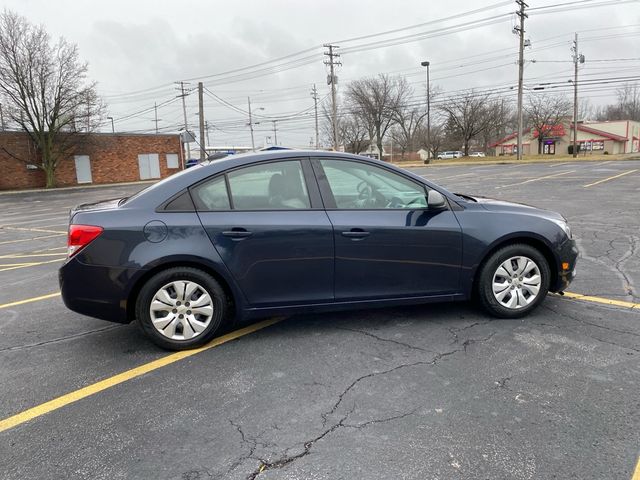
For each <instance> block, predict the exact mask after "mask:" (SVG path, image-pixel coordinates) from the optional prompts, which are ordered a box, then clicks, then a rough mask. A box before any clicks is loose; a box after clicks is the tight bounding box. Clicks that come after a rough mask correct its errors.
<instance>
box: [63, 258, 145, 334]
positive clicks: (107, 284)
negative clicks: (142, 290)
mask: <svg viewBox="0 0 640 480" xmlns="http://www.w3.org/2000/svg"><path fill="white" fill-rule="evenodd" d="M139 273H140V270H137V269H127V268H115V267H104V266H94V265H86V264H84V263H81V262H80V261H78V260H77V259H76V258H72V259H71V260H69V261H68V262H67V263H65V264H64V265H63V266H62V267H60V270H58V281H59V282H60V292H61V294H62V300H63V302H64V304H65V305H66V306H67V308H69V309H70V310H73V311H74V312H77V313H81V314H83V315H87V316H90V317H94V318H99V319H101V320H108V321H110V322H117V323H129V322H130V318H129V317H128V315H127V301H128V297H129V290H130V285H131V284H132V280H133V279H134V278H135V276H136V275H137V274H139Z"/></svg>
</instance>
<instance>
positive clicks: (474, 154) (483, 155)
mask: <svg viewBox="0 0 640 480" xmlns="http://www.w3.org/2000/svg"><path fill="white" fill-rule="evenodd" d="M469 156H470V157H486V155H485V154H484V152H471V153H470V154H469Z"/></svg>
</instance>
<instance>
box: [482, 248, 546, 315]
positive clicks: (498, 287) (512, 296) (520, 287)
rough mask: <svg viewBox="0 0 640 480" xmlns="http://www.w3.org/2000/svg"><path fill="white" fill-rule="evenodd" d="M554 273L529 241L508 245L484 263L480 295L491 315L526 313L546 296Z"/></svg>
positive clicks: (483, 304)
mask: <svg viewBox="0 0 640 480" xmlns="http://www.w3.org/2000/svg"><path fill="white" fill-rule="evenodd" d="M550 277H551V275H550V270H549V264H548V263H547V260H546V259H545V257H544V255H542V254H541V253H540V251H539V250H537V249H535V248H534V247H532V246H530V245H526V244H514V245H508V246H506V247H504V248H501V249H500V250H498V251H496V252H494V253H493V254H492V255H491V256H490V257H489V258H488V259H487V261H486V262H485V263H484V265H483V267H482V269H481V271H480V274H479V281H478V297H479V299H480V303H481V304H482V306H483V307H484V309H485V310H486V311H488V312H489V313H490V314H491V315H494V316H496V317H500V318H519V317H523V316H525V315H527V314H528V313H529V312H531V311H532V310H534V309H535V308H536V307H537V306H538V305H539V304H540V303H541V302H542V301H543V300H544V298H545V296H546V295H547V292H548V290H549V281H550Z"/></svg>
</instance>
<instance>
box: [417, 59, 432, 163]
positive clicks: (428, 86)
mask: <svg viewBox="0 0 640 480" xmlns="http://www.w3.org/2000/svg"><path fill="white" fill-rule="evenodd" d="M420 65H422V66H423V67H427V163H429V161H430V160H429V157H431V98H430V96H431V95H430V93H431V87H430V85H429V65H430V63H429V62H428V61H426V60H425V61H424V62H422V63H420Z"/></svg>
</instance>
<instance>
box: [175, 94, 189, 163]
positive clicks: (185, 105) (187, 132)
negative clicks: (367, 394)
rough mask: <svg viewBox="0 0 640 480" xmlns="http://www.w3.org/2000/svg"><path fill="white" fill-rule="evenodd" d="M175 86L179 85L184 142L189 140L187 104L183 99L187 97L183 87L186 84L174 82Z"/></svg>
mask: <svg viewBox="0 0 640 480" xmlns="http://www.w3.org/2000/svg"><path fill="white" fill-rule="evenodd" d="M176 84H178V85H180V95H178V96H179V97H182V114H183V115H184V136H185V140H189V124H188V123H187V104H186V102H185V97H186V96H187V95H189V92H185V89H184V86H185V85H188V83H187V82H182V81H180V82H176ZM185 143H186V144H187V160H190V159H191V146H190V145H189V142H185Z"/></svg>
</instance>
